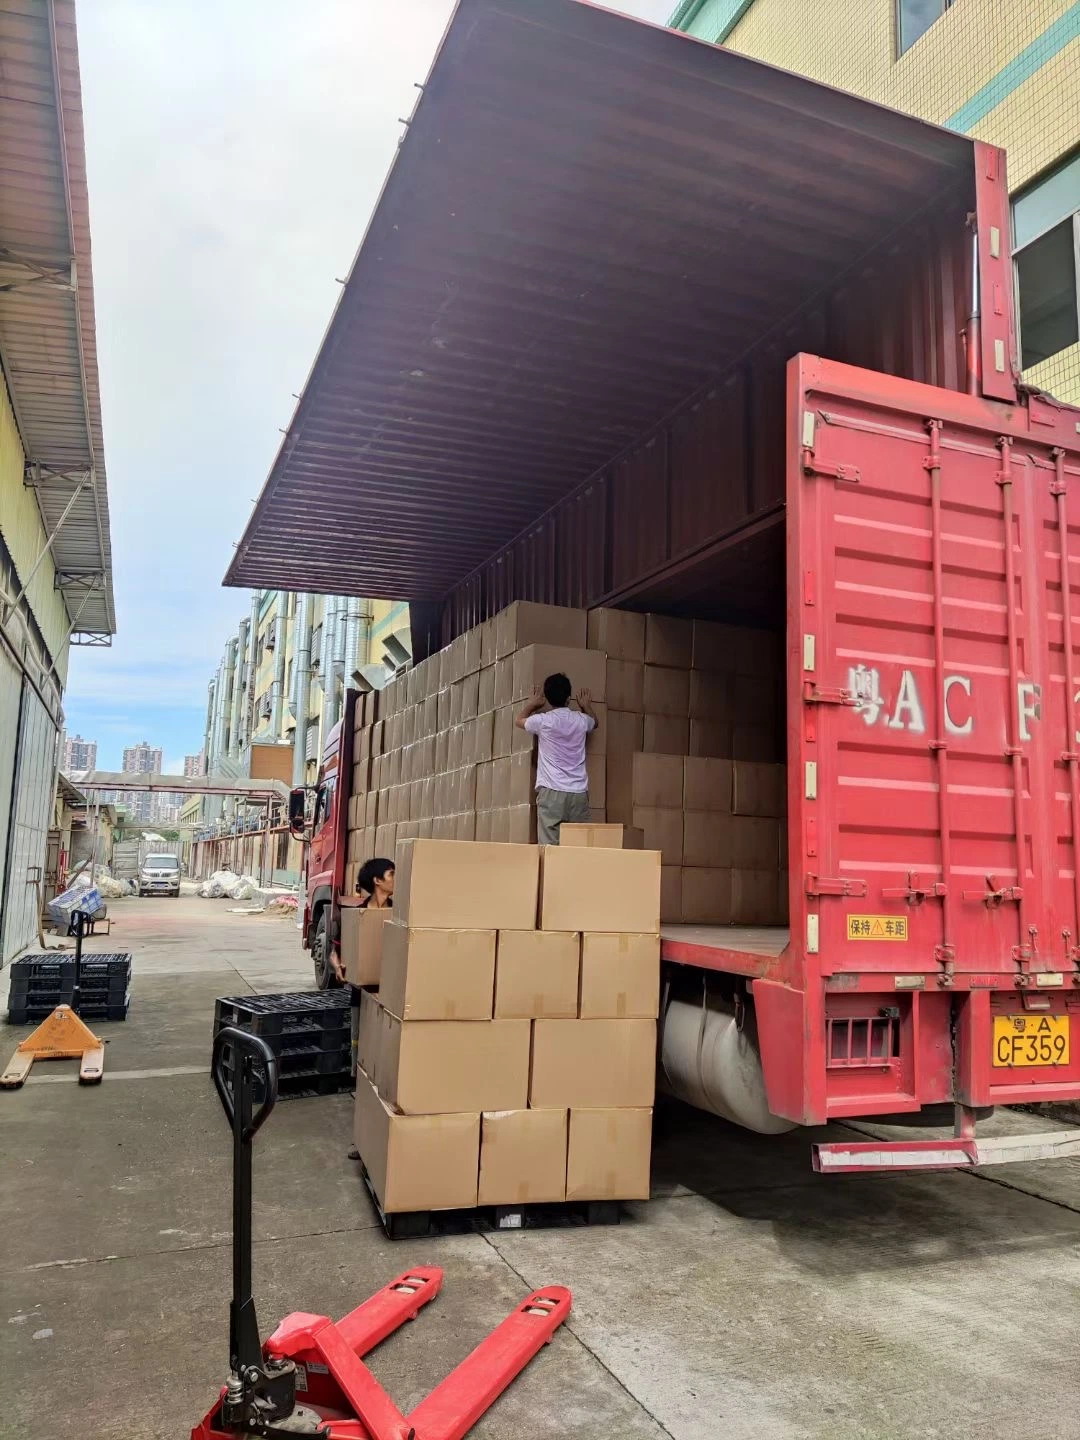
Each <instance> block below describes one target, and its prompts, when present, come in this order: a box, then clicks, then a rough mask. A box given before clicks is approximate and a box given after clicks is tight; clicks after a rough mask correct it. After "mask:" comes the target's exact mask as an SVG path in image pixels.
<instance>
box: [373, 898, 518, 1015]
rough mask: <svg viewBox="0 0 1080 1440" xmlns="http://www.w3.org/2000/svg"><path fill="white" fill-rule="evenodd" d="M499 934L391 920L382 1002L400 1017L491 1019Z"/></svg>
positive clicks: (385, 938) (385, 936)
mask: <svg viewBox="0 0 1080 1440" xmlns="http://www.w3.org/2000/svg"><path fill="white" fill-rule="evenodd" d="M495 933H496V932H495V931H494V930H413V929H410V928H409V927H408V926H407V925H402V924H401V923H400V922H398V923H396V924H390V925H387V926H386V928H385V930H384V931H383V946H382V977H381V979H380V981H379V1003H380V1004H381V1005H382V1006H383V1007H384V1008H385V1009H387V1010H389V1011H390V1013H391V1015H396V1016H397V1018H398V1019H399V1020H490V1019H491V1013H492V999H493V996H494V993H495ZM532 933H534V934H535V933H536V932H535V931H534V932H532Z"/></svg>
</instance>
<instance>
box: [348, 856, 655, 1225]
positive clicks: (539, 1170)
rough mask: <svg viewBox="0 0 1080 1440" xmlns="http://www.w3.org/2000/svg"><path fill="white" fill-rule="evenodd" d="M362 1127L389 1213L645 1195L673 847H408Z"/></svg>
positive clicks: (360, 1094)
mask: <svg viewBox="0 0 1080 1440" xmlns="http://www.w3.org/2000/svg"><path fill="white" fill-rule="evenodd" d="M397 866H398V878H397V888H396V894H395V911H394V915H393V918H392V919H391V920H390V921H389V922H388V923H387V924H386V925H385V927H384V929H383V932H382V935H383V945H382V976H381V980H380V985H379V993H378V996H377V997H376V996H375V995H374V994H373V993H372V992H368V991H365V992H364V995H363V1000H362V1008H361V1024H360V1045H359V1062H360V1073H359V1074H358V1076H357V1088H356V1121H355V1136H356V1144H357V1149H358V1150H359V1152H360V1156H361V1159H362V1161H363V1163H364V1165H365V1167H366V1168H367V1172H368V1175H369V1177H370V1178H371V1181H372V1185H373V1187H374V1189H375V1192H376V1194H377V1195H378V1197H379V1201H380V1204H381V1205H382V1207H383V1209H384V1210H385V1211H386V1212H388V1213H389V1212H399V1211H408V1210H433V1209H457V1208H468V1207H470V1206H474V1205H477V1204H479V1205H507V1206H514V1205H521V1204H528V1203H541V1202H554V1201H562V1200H621V1199H644V1198H647V1197H648V1193H649V1149H650V1136H651V1123H652V1103H653V1086H654V1075H655V1055H656V1015H657V1009H658V999H659V971H660V940H659V902H660V857H659V856H658V855H657V854H655V853H650V852H648V851H644V850H617V849H613V848H607V847H595V848H594V847H588V846H586V847H569V846H568V847H566V848H565V849H560V848H550V849H543V850H541V849H538V848H537V847H536V846H526V845H506V844H491V843H474V844H458V843H454V842H449V843H448V842H440V841H435V840H423V839H416V840H411V841H410V840H405V841H403V842H402V843H401V844H400V845H399V846H398V851H397Z"/></svg>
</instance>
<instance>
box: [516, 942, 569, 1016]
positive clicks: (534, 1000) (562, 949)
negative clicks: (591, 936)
mask: <svg viewBox="0 0 1080 1440" xmlns="http://www.w3.org/2000/svg"><path fill="white" fill-rule="evenodd" d="M580 951H581V936H580V935H578V934H577V933H576V932H573V931H570V932H566V931H562V930H500V931H499V943H498V950H497V952H496V958H495V1018H496V1019H528V1020H532V1019H540V1018H551V1019H565V1018H573V1017H574V1016H576V1015H577V1013H578V970H579V966H580Z"/></svg>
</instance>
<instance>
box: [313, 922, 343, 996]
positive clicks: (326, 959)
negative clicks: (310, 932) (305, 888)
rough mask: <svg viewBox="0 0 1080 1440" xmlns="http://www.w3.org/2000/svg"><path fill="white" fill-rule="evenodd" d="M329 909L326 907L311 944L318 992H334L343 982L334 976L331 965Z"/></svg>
mask: <svg viewBox="0 0 1080 1440" xmlns="http://www.w3.org/2000/svg"><path fill="white" fill-rule="evenodd" d="M328 914H329V907H327V906H324V907H323V911H322V914H321V915H320V916H319V923H318V924H317V925H316V926H315V938H314V940H313V941H312V942H311V959H312V962H313V964H314V966H315V987H316V989H318V990H334V989H336V988H337V987H338V986H339V985H340V984H341V981H340V980H339V979H338V978H337V976H336V975H335V974H334V967H333V966H332V965H331V964H330V944H329V939H328V936H327V933H326V929H327V916H328Z"/></svg>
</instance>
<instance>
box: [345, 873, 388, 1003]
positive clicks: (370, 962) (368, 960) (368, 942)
mask: <svg viewBox="0 0 1080 1440" xmlns="http://www.w3.org/2000/svg"><path fill="white" fill-rule="evenodd" d="M383 853H384V854H386V853H387V852H385V851H384V852H383ZM389 853H390V854H392V853H393V852H392V851H391V852H389ZM393 913H394V912H393V910H390V909H383V910H372V909H369V908H367V907H366V906H365V907H364V908H361V907H360V906H359V905H355V904H347V903H345V902H342V905H341V937H340V951H341V963H342V965H343V966H344V967H345V979H346V980H347V981H348V982H349V984H350V985H378V983H379V977H380V974H381V971H382V934H383V926H384V924H385V923H386V921H387V919H388V918H389V917H390V916H391V915H393Z"/></svg>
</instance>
